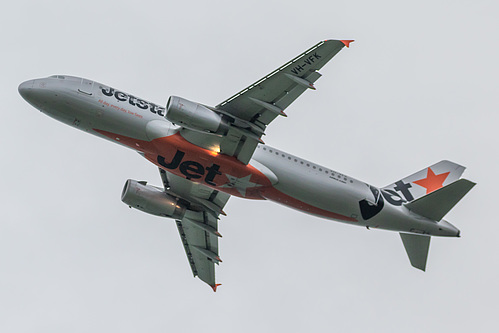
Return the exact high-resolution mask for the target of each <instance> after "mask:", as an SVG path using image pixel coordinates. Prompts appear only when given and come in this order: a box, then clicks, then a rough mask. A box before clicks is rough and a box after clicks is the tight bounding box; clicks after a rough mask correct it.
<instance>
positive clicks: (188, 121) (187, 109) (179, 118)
mask: <svg viewBox="0 0 499 333" xmlns="http://www.w3.org/2000/svg"><path fill="white" fill-rule="evenodd" d="M166 119H168V120H169V121H171V122H172V123H175V124H177V125H179V126H182V127H187V128H190V129H193V130H196V131H202V132H210V133H216V134H225V133H226V132H227V130H228V124H227V123H226V122H225V121H224V120H223V119H222V118H221V117H220V116H219V115H218V114H216V113H215V112H213V111H212V110H210V109H208V108H207V107H206V106H203V105H201V104H198V103H194V102H191V101H188V100H186V99H184V98H181V97H177V96H170V98H169V99H168V103H167V104H166Z"/></svg>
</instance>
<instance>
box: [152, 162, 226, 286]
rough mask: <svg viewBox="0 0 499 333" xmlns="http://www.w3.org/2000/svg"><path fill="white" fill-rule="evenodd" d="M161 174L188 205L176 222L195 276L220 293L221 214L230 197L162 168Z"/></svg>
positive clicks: (169, 188)
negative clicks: (218, 286)
mask: <svg viewBox="0 0 499 333" xmlns="http://www.w3.org/2000/svg"><path fill="white" fill-rule="evenodd" d="M160 174H161V178H162V180H163V184H164V185H165V190H166V191H167V192H168V193H171V194H172V195H175V196H177V197H178V198H180V199H182V200H184V201H185V202H186V203H187V204H188V209H187V210H186V212H185V215H184V217H183V218H182V219H181V220H176V223H177V229H178V231H179V235H180V239H181V241H182V244H183V246H184V250H185V253H186V255H187V260H188V262H189V265H190V267H191V270H192V273H193V275H194V276H195V277H196V276H197V277H199V279H201V280H202V281H204V282H205V283H207V284H209V285H210V286H211V287H212V288H213V290H216V287H217V284H216V281H215V264H218V263H219V262H221V260H220V258H219V254H218V238H219V237H221V235H220V233H219V232H218V215H219V214H220V213H221V212H223V211H222V209H223V207H224V206H225V204H226V203H227V201H228V200H229V198H230V195H229V194H226V193H223V192H219V191H216V190H213V189H211V188H209V187H207V186H204V185H202V184H197V183H193V182H191V181H189V180H187V179H184V178H181V177H178V176H176V175H173V174H171V173H169V172H166V171H164V170H162V169H160Z"/></svg>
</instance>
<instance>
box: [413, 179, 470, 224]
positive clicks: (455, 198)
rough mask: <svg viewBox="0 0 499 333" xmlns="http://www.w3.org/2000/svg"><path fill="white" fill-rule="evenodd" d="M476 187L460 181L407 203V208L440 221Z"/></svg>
mask: <svg viewBox="0 0 499 333" xmlns="http://www.w3.org/2000/svg"><path fill="white" fill-rule="evenodd" d="M475 185H476V184H475V183H473V182H470V181H469V180H467V179H459V180H457V181H455V182H453V183H451V184H449V185H447V186H444V187H442V188H440V189H438V190H435V191H434V192H431V193H430V194H428V195H425V196H423V197H421V198H419V199H416V200H414V201H412V202H409V203H406V204H405V207H407V208H408V209H410V210H412V211H413V212H414V213H416V214H419V215H421V216H424V217H426V218H429V219H430V220H433V221H440V220H441V219H442V218H443V217H444V216H445V214H447V213H448V212H449V211H450V210H451V209H452V208H453V207H454V206H455V205H456V204H457V203H458V202H459V200H461V199H462V198H463V197H464V196H465V195H466V193H468V192H469V191H470V190H471V189H472V188H473V186H475Z"/></svg>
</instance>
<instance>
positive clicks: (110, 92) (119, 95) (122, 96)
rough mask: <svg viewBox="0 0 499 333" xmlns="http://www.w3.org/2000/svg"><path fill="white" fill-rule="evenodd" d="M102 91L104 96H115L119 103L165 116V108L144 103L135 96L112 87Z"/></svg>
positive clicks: (103, 88) (102, 88) (104, 88)
mask: <svg viewBox="0 0 499 333" xmlns="http://www.w3.org/2000/svg"><path fill="white" fill-rule="evenodd" d="M101 91H102V93H103V94H104V95H106V96H109V97H111V96H114V98H116V100H117V101H118V102H127V101H128V103H129V104H130V105H133V106H137V107H138V108H140V109H142V110H147V109H149V111H151V112H152V113H155V114H157V115H159V116H161V117H164V116H165V112H166V109H165V108H164V107H161V106H159V105H156V104H154V103H151V102H147V101H144V100H143V99H140V98H137V97H135V96H133V95H129V94H126V93H124V92H122V91H119V90H116V89H114V88H110V87H101Z"/></svg>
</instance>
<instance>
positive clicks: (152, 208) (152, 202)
mask: <svg viewBox="0 0 499 333" xmlns="http://www.w3.org/2000/svg"><path fill="white" fill-rule="evenodd" d="M121 201H123V202H124V203H126V204H127V205H128V206H130V208H132V207H133V208H136V209H138V210H141V211H143V212H146V213H149V214H152V215H156V216H163V217H170V218H174V219H181V218H182V217H183V216H184V214H185V210H186V207H185V206H183V205H182V204H180V203H179V202H178V200H177V198H175V197H174V196H171V195H169V194H168V193H166V192H165V191H163V190H162V189H160V188H157V187H155V186H151V185H147V184H146V183H145V182H138V181H136V180H133V179H128V180H127V181H126V183H125V186H124V187H123V192H122V194H121Z"/></svg>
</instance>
